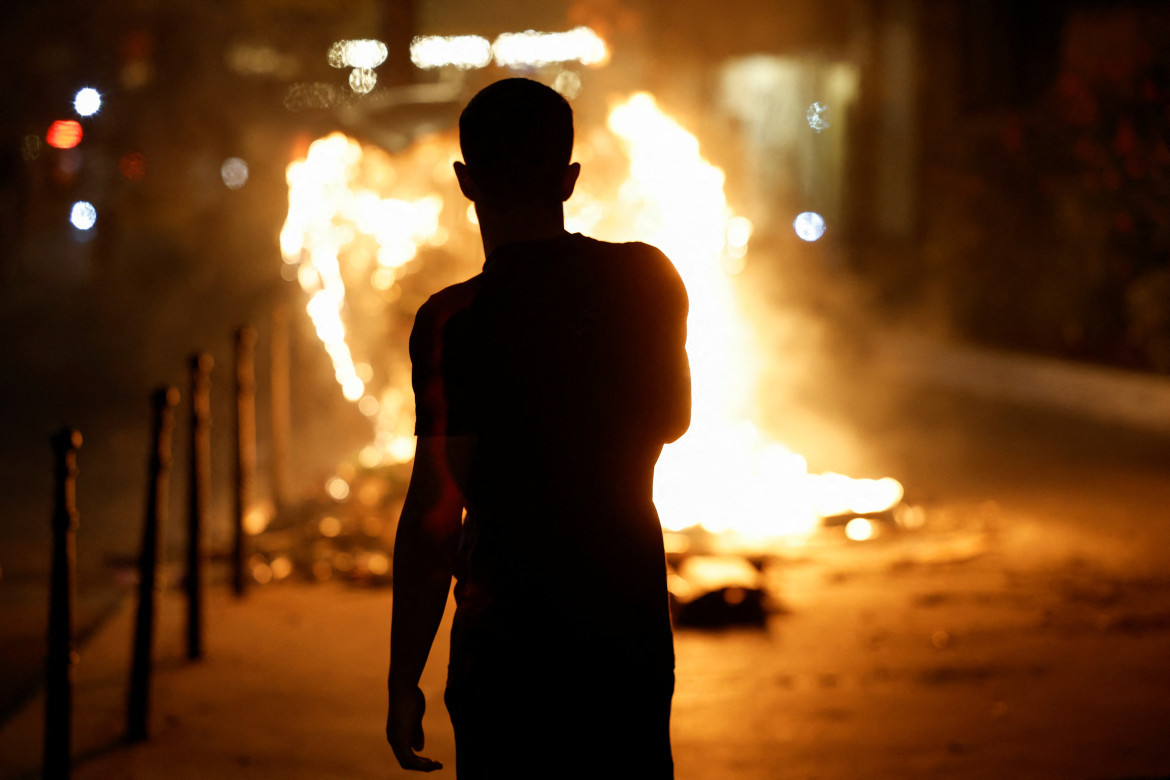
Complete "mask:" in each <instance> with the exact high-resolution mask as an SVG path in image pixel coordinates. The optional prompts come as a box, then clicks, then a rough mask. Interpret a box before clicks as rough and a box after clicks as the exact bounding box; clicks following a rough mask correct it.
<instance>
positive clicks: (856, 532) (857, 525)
mask: <svg viewBox="0 0 1170 780" xmlns="http://www.w3.org/2000/svg"><path fill="white" fill-rule="evenodd" d="M845 536H846V537H848V538H849V539H852V540H853V541H855V542H864V541H865V540H866V539H872V538H874V537H875V536H877V526H876V525H874V524H873V521H871V520H867V519H866V518H864V517H855V518H853V519H852V520H850V521H849V522H848V523H846V524H845Z"/></svg>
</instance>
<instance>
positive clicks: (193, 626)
mask: <svg viewBox="0 0 1170 780" xmlns="http://www.w3.org/2000/svg"><path fill="white" fill-rule="evenodd" d="M213 365H214V361H213V360H212V358H211V355H209V354H207V353H206V352H201V353H199V354H196V355H192V356H191V404H190V408H191V433H190V437H191V441H190V444H191V446H190V458H189V462H188V467H189V476H190V481H189V483H188V491H187V501H188V504H187V577H186V590H187V658H188V659H189V660H192V661H194V660H197V659H199V658H202V657H203V564H204V555H203V525H204V521H205V520H206V518H207V505H208V493H209V491H210V486H211V368H212V366H213Z"/></svg>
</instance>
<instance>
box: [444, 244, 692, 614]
mask: <svg viewBox="0 0 1170 780" xmlns="http://www.w3.org/2000/svg"><path fill="white" fill-rule="evenodd" d="M685 318H686V293H685V291H684V289H683V287H682V283H681V281H679V279H678V275H677V273H676V272H675V271H674V268H673V267H672V266H671V265H670V263H669V261H667V260H666V258H665V257H663V256H662V255H661V253H659V252H657V250H654V249H652V248H651V247H648V246H645V245H643V244H621V245H615V244H606V243H603V242H599V241H594V240H592V239H588V238H585V237H582V236H579V235H574V236H565V237H564V238H561V239H556V240H553V241H543V242H529V243H523V244H517V245H513V246H510V247H504V248H502V249H501V250H500V251H498V252H495V253H493V255H492V257H491V258H490V259H489V261H488V262H487V264H486V265H485V270H484V273H483V275H482V277H481V280H480V286H479V289H478V292H477V293H476V294H475V297H474V299H473V301H472V302H471V304H470V306H468V307H467V308H465V309H463V310H462V311H461V312H460V313H459V314H457V315H455V316H454V317H453V318H452V319H451V321H450V323H449V324H448V325H447V328H446V332H445V333H444V336H443V341H444V345H445V347H444V352H443V357H442V372H443V376H444V378H445V385H446V388H447V396H448V402H449V410H448V415H449V417H448V426H449V427H448V432H449V434H455V435H458V434H464V433H467V434H473V435H475V437H476V441H477V443H476V447H475V456H474V459H473V461H472V467H471V472H470V479H469V483H468V485H467V488H466V496H465V498H466V502H467V507H468V524H469V528H468V529H467V530H468V533H467V534H465V538H466V539H467V541H469V542H472V543H473V544H474V546H473V547H471V548H469V549H467V550H466V552H467V554H468V556H469V561H468V562H469V564H470V566H471V569H470V570H469V571H468V572H467V573H468V575H469V576H470V577H471V578H472V579H473V580H482V581H483V583H484V585H485V586H486V587H490V588H491V589H492V591H493V595H494V596H497V597H498V598H503V599H507V600H508V601H510V602H516V603H522V602H525V601H527V602H531V603H533V604H539V603H541V602H542V600H543V599H544V597H545V596H546V595H551V593H555V594H556V595H555V598H556V600H557V601H558V603H560V604H562V605H564V606H569V607H571V608H573V609H576V610H585V611H592V609H594V608H596V607H598V606H600V607H602V608H603V609H604V610H605V611H606V612H609V613H611V614H610V617H611V618H616V617H618V616H619V613H620V611H621V610H622V609H623V608H625V607H634V606H638V607H647V606H653V607H656V608H660V607H661V606H662V604H664V603H665V595H666V594H665V590H664V587H665V585H664V582H665V578H664V572H663V552H662V533H661V527H660V525H659V523H658V517H657V515H656V513H655V511H654V507H653V503H652V488H653V469H654V462H655V461H656V460H657V458H658V454H659V452H660V450H661V447H662V444H663V443H664V442H666V441H668V440H672V439H674V438H676V437H677V436H678V435H679V434H680V433H681V432H682V430H684V429H685V427H686V410H687V404H688V398H689V394H688V383H687V375H686V362H685V361H686V357H685V353H684V352H683V341H684V340H685ZM533 582H540V583H543V586H544V587H546V588H548V590H549V591H551V593H544V592H533V590H532V587H531V585H532V583H533ZM566 601H570V602H573V603H571V604H566Z"/></svg>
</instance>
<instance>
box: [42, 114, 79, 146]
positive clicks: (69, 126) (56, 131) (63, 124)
mask: <svg viewBox="0 0 1170 780" xmlns="http://www.w3.org/2000/svg"><path fill="white" fill-rule="evenodd" d="M45 141H46V142H47V143H48V144H49V146H54V147H56V148H58V149H72V148H73V147H75V146H77V145H78V144H79V143H81V123H80V122H77V121H75V120H73V119H58V120H57V121H56V122H54V123H53V124H51V125H49V132H47V133H45Z"/></svg>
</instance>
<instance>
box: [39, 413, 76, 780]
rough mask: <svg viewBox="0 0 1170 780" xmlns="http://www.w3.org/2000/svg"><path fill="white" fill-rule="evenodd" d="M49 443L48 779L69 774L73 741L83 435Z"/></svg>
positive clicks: (62, 435)
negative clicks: (79, 456) (51, 486)
mask: <svg viewBox="0 0 1170 780" xmlns="http://www.w3.org/2000/svg"><path fill="white" fill-rule="evenodd" d="M51 441H52V443H53V452H54V454H55V455H56V469H55V473H56V484H55V486H54V496H53V563H52V573H51V574H50V577H51V580H50V586H49V593H50V595H49V648H48V654H47V655H46V658H45V755H44V776H45V777H46V778H53V779H54V780H56V778H64V777H69V772H70V770H71V768H72V761H71V758H70V754H71V751H72V739H73V666H74V663H75V660H76V654H75V653H74V651H73V601H74V598H75V596H76V593H77V558H76V552H75V535H76V533H77V484H76V483H77V449H78V448H79V447H80V446H81V433H80V432H78V431H76V430H73V429H72V428H65V429H63V430H60V431H58V432H57V433H55V434H54V435H53V436H52V438H51Z"/></svg>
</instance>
